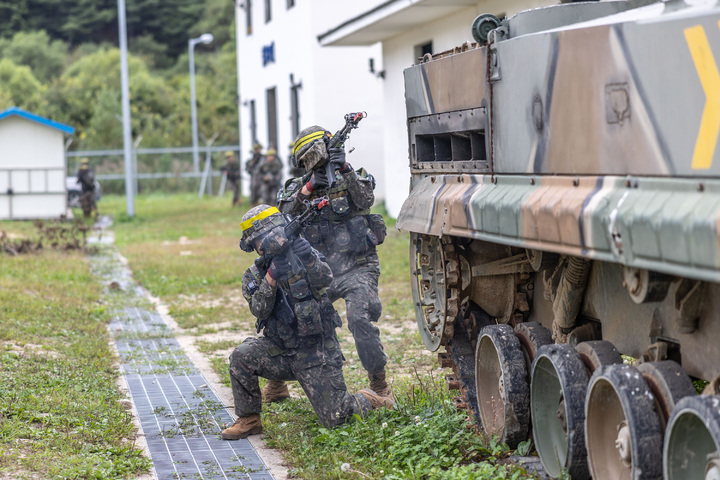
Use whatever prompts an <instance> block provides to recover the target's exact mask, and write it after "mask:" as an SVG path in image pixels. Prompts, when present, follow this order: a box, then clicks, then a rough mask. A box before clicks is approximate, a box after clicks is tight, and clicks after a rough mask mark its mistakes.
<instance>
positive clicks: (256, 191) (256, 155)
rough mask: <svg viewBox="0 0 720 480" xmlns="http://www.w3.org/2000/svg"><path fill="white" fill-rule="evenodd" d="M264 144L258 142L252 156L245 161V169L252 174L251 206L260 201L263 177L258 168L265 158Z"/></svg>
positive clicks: (254, 146)
mask: <svg viewBox="0 0 720 480" xmlns="http://www.w3.org/2000/svg"><path fill="white" fill-rule="evenodd" d="M262 148H263V147H262V145H260V144H259V143H256V144H255V145H253V149H252V150H251V151H250V153H252V157H250V160H248V161H247V162H246V163H245V171H246V172H247V173H248V174H249V175H250V206H252V207H254V206H256V205H257V204H258V202H259V201H260V187H261V186H262V179H261V178H260V175H258V174H257V173H258V168H260V163H261V162H262V159H263V154H262Z"/></svg>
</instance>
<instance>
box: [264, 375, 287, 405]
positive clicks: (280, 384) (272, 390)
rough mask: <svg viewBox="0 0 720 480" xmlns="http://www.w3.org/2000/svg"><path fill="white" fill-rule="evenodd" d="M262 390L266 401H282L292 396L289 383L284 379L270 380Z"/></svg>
mask: <svg viewBox="0 0 720 480" xmlns="http://www.w3.org/2000/svg"><path fill="white" fill-rule="evenodd" d="M260 392H261V393H262V401H263V402H265V403H273V402H282V401H283V400H285V399H286V398H288V397H290V392H289V391H288V387H287V383H285V382H284V381H282V380H268V383H267V385H265V386H264V387H263V389H262V390H261V391H260Z"/></svg>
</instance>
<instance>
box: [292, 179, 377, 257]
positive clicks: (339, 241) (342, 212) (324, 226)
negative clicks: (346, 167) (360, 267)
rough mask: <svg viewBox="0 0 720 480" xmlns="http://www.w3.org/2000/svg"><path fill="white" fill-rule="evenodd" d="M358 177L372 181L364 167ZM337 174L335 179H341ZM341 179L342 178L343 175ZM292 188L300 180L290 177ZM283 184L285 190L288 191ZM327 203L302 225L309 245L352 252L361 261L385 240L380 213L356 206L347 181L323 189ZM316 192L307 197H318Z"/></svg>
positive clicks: (297, 185) (299, 185)
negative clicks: (292, 183)
mask: <svg viewBox="0 0 720 480" xmlns="http://www.w3.org/2000/svg"><path fill="white" fill-rule="evenodd" d="M356 173H357V175H358V177H360V178H361V179H363V180H361V181H372V179H371V178H370V177H369V176H368V174H367V172H366V171H365V169H364V168H363V169H360V170H357V171H356ZM342 178H343V177H342V176H338V179H342ZM343 180H344V179H343ZM293 182H295V185H294V187H295V189H298V190H299V188H301V186H302V185H303V184H304V183H303V182H302V180H298V179H294V180H293ZM287 187H290V182H288V184H287V185H286V193H289V190H291V189H288V188H287ZM325 194H326V195H327V197H328V199H329V201H330V205H329V206H327V207H325V208H323V209H322V210H320V214H319V215H318V216H316V217H314V218H313V219H312V220H311V221H310V224H309V225H308V226H307V227H305V229H304V231H303V236H304V237H305V238H307V239H308V241H309V242H310V243H311V244H312V246H313V247H315V248H316V249H318V250H320V251H322V252H339V253H353V254H355V255H356V260H357V262H358V263H364V261H365V260H366V255H365V254H370V253H373V252H374V249H375V246H377V245H380V244H381V243H383V242H384V241H385V236H386V235H387V229H386V227H385V221H384V220H383V217H382V215H378V214H372V213H370V210H369V209H365V210H359V209H358V208H357V207H356V206H355V203H354V202H353V200H352V198H351V197H350V195H349V190H348V183H347V182H346V181H338V182H336V183H335V185H334V186H333V187H332V188H330V189H328V190H327V191H326V193H325ZM319 196H320V195H318V194H317V193H316V192H312V193H311V194H310V197H309V198H310V199H314V198H318V197H319Z"/></svg>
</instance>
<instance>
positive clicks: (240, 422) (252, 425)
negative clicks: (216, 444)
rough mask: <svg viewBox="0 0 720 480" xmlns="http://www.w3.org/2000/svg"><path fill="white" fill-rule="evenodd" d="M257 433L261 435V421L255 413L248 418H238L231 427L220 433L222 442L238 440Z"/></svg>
mask: <svg viewBox="0 0 720 480" xmlns="http://www.w3.org/2000/svg"><path fill="white" fill-rule="evenodd" d="M258 433H262V421H261V420H260V414H259V413H255V414H253V415H250V416H249V417H238V419H237V420H235V423H233V424H232V426H230V427H228V428H226V429H225V430H223V431H222V434H221V437H222V439H223V440H240V439H241V438H245V437H247V436H248V435H257V434H258Z"/></svg>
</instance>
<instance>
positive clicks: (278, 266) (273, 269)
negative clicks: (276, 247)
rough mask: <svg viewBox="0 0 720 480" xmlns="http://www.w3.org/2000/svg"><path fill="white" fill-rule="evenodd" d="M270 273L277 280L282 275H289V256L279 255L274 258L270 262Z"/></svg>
mask: <svg viewBox="0 0 720 480" xmlns="http://www.w3.org/2000/svg"><path fill="white" fill-rule="evenodd" d="M268 273H269V274H270V276H271V277H272V278H273V279H275V280H278V279H279V278H281V277H287V274H288V273H290V264H289V263H288V261H287V258H285V255H282V256H277V257H275V258H273V259H272V262H270V268H268Z"/></svg>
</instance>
